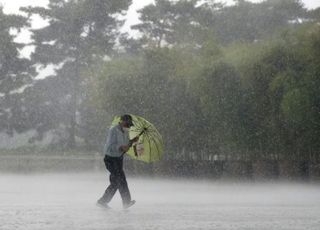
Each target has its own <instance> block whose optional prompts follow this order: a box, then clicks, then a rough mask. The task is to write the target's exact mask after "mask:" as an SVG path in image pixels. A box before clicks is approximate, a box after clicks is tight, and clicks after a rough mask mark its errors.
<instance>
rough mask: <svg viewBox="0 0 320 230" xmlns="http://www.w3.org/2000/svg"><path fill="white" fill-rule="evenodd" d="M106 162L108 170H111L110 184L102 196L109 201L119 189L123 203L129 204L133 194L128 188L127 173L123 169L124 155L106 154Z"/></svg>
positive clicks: (105, 200)
mask: <svg viewBox="0 0 320 230" xmlns="http://www.w3.org/2000/svg"><path fill="white" fill-rule="evenodd" d="M104 163H105V165H106V168H107V170H108V171H109V172H110V185H109V186H108V188H107V189H106V191H105V193H104V194H103V196H102V198H101V199H102V200H103V201H104V202H106V203H109V202H110V201H111V199H112V197H113V196H114V194H115V193H116V191H117V190H118V189H119V192H120V195H121V198H122V202H123V204H124V205H125V204H128V203H129V202H130V201H131V195H130V191H129V188H128V184H127V180H126V175H125V174H124V171H123V157H109V156H105V158H104Z"/></svg>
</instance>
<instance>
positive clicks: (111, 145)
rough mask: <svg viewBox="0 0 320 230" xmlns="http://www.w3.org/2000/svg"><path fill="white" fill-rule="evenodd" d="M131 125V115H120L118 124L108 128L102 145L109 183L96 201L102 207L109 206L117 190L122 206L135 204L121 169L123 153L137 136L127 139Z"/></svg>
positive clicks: (125, 207) (126, 206)
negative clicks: (108, 173)
mask: <svg viewBox="0 0 320 230" xmlns="http://www.w3.org/2000/svg"><path fill="white" fill-rule="evenodd" d="M131 126H133V122H132V117H131V116H130V115H128V114H125V115H122V116H121V119H120V122H119V124H118V125H116V126H114V127H112V128H110V129H109V133H108V136H107V140H106V143H105V146H104V154H105V157H104V163H105V166H106V168H107V170H108V171H109V172H110V185H109V186H108V187H107V189H106V190H105V192H104V194H103V196H102V197H101V198H100V199H99V200H98V201H97V205H98V206H100V207H103V208H110V207H109V205H108V203H109V202H110V201H111V199H112V198H113V196H114V194H115V193H116V191H117V190H119V192H120V195H121V198H122V204H123V208H124V209H127V208H129V207H131V206H132V205H134V204H135V200H131V195H130V191H129V188H128V183H127V180H126V176H125V173H124V171H123V155H124V154H125V153H126V152H127V151H128V150H129V148H130V147H131V146H132V144H133V143H134V142H136V141H137V140H138V137H136V138H134V139H132V140H130V139H129V132H128V130H129V128H130V127H131Z"/></svg>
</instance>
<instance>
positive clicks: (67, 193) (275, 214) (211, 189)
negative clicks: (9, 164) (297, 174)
mask: <svg viewBox="0 0 320 230" xmlns="http://www.w3.org/2000/svg"><path fill="white" fill-rule="evenodd" d="M107 179H108V178H107V175H106V174H104V173H103V172H101V173H100V172H97V173H92V174H86V173H78V174H76V173H74V174H42V175H39V174H38V175H35V174H33V175H17V174H15V175H14V174H10V175H9V174H3V173H2V174H0V229H1V230H13V229H15V230H20V229H21V230H46V229H52V230H57V229H58V230H84V229H86V230H89V229H90V230H94V229H104V230H112V229H115V230H116V229H117V230H142V229H150V230H154V229H159V230H160V229H161V230H164V229H170V230H176V229H184V230H185V229H190V230H195V229H210V230H215V229H234V230H248V229H252V230H264V229H265V230H282V229H287V230H295V229H301V230H302V229H303V230H319V229H320V185H312V184H300V183H279V182H278V183H259V184H258V183H250V182H247V183H235V182H228V183H223V182H214V181H211V182H209V181H195V180H194V181H186V180H169V179H157V178H153V179H150V178H149V179H142V178H140V179H139V178H128V182H129V187H130V189H131V193H132V196H133V198H134V199H136V200H137V203H136V205H135V206H134V207H132V208H131V209H130V210H127V211H123V210H122V208H121V201H120V198H119V195H118V193H117V195H116V196H115V199H114V200H113V201H112V202H111V206H112V209H111V210H104V209H101V208H99V207H97V206H95V201H96V200H97V198H99V196H100V195H101V194H102V192H103V191H104V189H105V186H106V185H107Z"/></svg>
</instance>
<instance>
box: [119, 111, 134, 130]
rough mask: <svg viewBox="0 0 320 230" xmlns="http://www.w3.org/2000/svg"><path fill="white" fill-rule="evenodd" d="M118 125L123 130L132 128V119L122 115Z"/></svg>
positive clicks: (127, 115)
mask: <svg viewBox="0 0 320 230" xmlns="http://www.w3.org/2000/svg"><path fill="white" fill-rule="evenodd" d="M120 125H121V126H122V127H124V128H130V127H131V126H133V122H132V117H131V116H130V115H129V114H124V115H122V116H121V118H120Z"/></svg>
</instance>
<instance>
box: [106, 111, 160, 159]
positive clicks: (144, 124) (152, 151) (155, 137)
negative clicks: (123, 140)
mask: <svg viewBox="0 0 320 230" xmlns="http://www.w3.org/2000/svg"><path fill="white" fill-rule="evenodd" d="M130 115H131V117H132V121H133V125H134V126H132V127H130V129H129V137H130V140H131V139H133V138H135V137H139V139H138V141H137V142H136V143H134V144H133V145H132V147H131V148H130V149H129V151H128V152H127V154H128V155H129V156H130V157H131V158H133V159H135V160H140V161H144V162H146V163H151V162H155V161H159V160H160V159H161V158H162V156H163V140H162V136H161V135H160V133H159V132H158V130H157V129H156V128H155V126H154V125H153V124H151V123H150V122H149V121H147V120H146V119H144V118H142V117H139V116H136V115H132V114H130ZM120 120H121V116H115V117H114V119H113V121H112V126H115V125H118V124H119V122H120Z"/></svg>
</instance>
